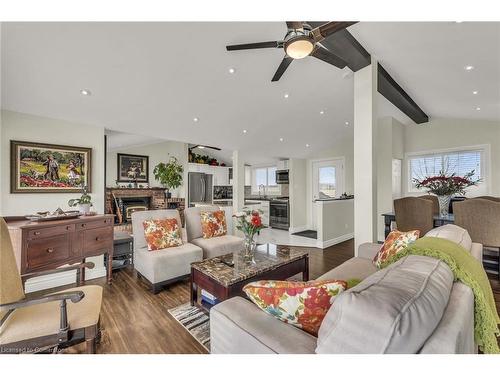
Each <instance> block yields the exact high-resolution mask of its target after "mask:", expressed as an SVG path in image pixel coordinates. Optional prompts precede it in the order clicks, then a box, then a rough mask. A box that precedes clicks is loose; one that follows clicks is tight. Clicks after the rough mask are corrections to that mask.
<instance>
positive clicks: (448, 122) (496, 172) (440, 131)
mask: <svg viewBox="0 0 500 375" xmlns="http://www.w3.org/2000/svg"><path fill="white" fill-rule="evenodd" d="M474 145H490V150H491V152H490V160H491V163H490V168H489V170H490V171H491V175H490V176H489V179H490V187H491V191H490V194H492V195H495V196H500V122H498V121H477V120H459V119H440V118H436V119H432V120H431V121H429V123H427V124H421V125H407V126H405V132H404V151H405V153H411V152H419V151H433V150H441V149H447V148H457V147H463V146H474ZM402 181H403V194H404V195H420V194H419V193H409V192H408V182H407V181H408V162H407V160H406V158H405V160H404V162H403V176H402Z"/></svg>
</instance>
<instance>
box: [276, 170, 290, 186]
mask: <svg viewBox="0 0 500 375" xmlns="http://www.w3.org/2000/svg"><path fill="white" fill-rule="evenodd" d="M288 182H289V180H288V171H287V170H279V171H276V183H277V184H288Z"/></svg>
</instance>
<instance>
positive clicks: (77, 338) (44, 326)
mask: <svg viewBox="0 0 500 375" xmlns="http://www.w3.org/2000/svg"><path fill="white" fill-rule="evenodd" d="M0 227H1V228H0V319H1V320H0V353H25V352H44V351H49V350H54V349H56V350H57V349H62V348H65V347H68V346H71V345H76V344H79V343H82V342H86V350H87V352H88V353H95V351H96V340H97V338H98V336H99V314H100V311H101V300H102V288H101V287H100V286H97V285H87V286H79V287H77V288H72V289H66V290H63V291H61V292H57V293H53V294H47V295H42V296H38V297H30V296H25V294H24V289H23V284H22V281H21V276H20V274H19V271H18V268H17V264H16V259H15V255H14V250H13V247H12V243H11V240H10V236H9V231H8V228H7V225H6V223H5V220H4V219H3V218H0ZM82 266H84V267H87V268H92V267H93V266H94V265H93V264H92V263H83V264H82V265H73V266H69V267H61V268H57V269H55V270H53V271H43V272H37V273H33V274H29V275H23V277H24V278H25V279H29V278H30V277H35V276H43V275H47V274H50V273H56V272H61V271H66V270H70V269H73V270H74V269H77V268H78V267H82Z"/></svg>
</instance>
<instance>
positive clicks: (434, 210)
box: [417, 194, 439, 215]
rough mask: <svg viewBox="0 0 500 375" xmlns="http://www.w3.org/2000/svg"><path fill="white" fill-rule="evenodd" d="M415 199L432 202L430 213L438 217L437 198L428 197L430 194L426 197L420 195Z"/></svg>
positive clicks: (433, 196)
mask: <svg viewBox="0 0 500 375" xmlns="http://www.w3.org/2000/svg"><path fill="white" fill-rule="evenodd" d="M417 198H420V199H427V200H429V201H431V202H432V205H433V206H432V213H433V214H434V215H439V201H438V197H437V196H435V195H430V194H427V195H421V196H419V197H417Z"/></svg>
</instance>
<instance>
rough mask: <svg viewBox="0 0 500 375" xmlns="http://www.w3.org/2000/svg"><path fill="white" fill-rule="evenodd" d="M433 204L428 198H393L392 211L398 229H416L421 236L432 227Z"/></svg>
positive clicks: (404, 230)
mask: <svg viewBox="0 0 500 375" xmlns="http://www.w3.org/2000/svg"><path fill="white" fill-rule="evenodd" d="M433 212H434V204H433V203H432V201H430V200H428V199H421V198H416V197H406V198H400V199H395V200H394V213H395V214H396V225H397V227H398V230H399V231H403V232H407V231H410V230H415V229H418V230H419V231H420V236H421V237H423V236H424V234H426V233H427V232H428V231H430V230H431V229H432V228H433V227H434V219H433V216H434V215H433Z"/></svg>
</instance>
